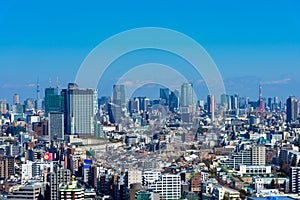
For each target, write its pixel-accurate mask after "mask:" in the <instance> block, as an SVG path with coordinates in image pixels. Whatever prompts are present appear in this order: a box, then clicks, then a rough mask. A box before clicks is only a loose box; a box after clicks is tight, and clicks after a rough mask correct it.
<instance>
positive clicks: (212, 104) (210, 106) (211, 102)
mask: <svg viewBox="0 0 300 200" xmlns="http://www.w3.org/2000/svg"><path fill="white" fill-rule="evenodd" d="M215 108H216V101H215V96H214V95H208V96H207V112H208V114H209V116H210V119H211V120H212V121H214V119H215Z"/></svg>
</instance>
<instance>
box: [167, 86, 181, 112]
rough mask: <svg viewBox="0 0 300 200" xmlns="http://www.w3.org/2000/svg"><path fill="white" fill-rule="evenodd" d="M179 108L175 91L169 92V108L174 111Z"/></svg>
mask: <svg viewBox="0 0 300 200" xmlns="http://www.w3.org/2000/svg"><path fill="white" fill-rule="evenodd" d="M178 108H179V96H178V94H176V92H175V91H174V92H171V94H170V97H169V110H170V111H172V112H175V110H176V109H178Z"/></svg>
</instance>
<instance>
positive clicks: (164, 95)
mask: <svg viewBox="0 0 300 200" xmlns="http://www.w3.org/2000/svg"><path fill="white" fill-rule="evenodd" d="M169 94H170V90H169V88H160V89H159V98H160V99H161V103H162V105H169Z"/></svg>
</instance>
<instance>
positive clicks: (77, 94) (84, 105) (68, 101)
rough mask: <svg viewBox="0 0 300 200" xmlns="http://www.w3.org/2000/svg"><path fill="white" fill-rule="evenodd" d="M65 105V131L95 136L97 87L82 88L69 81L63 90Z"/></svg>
mask: <svg viewBox="0 0 300 200" xmlns="http://www.w3.org/2000/svg"><path fill="white" fill-rule="evenodd" d="M62 96H63V97H64V107H65V116H64V117H65V127H66V129H65V131H66V133H67V134H69V135H82V136H94V116H95V115H96V114H97V111H98V92H97V90H96V89H80V88H78V85H77V84H75V83H69V85H68V89H64V90H62Z"/></svg>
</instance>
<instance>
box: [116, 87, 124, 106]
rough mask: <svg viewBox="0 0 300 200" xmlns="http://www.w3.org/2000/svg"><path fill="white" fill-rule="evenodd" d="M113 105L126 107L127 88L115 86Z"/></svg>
mask: <svg viewBox="0 0 300 200" xmlns="http://www.w3.org/2000/svg"><path fill="white" fill-rule="evenodd" d="M113 103H114V104H117V105H119V106H121V107H122V108H123V107H125V86H124V85H114V86H113Z"/></svg>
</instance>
